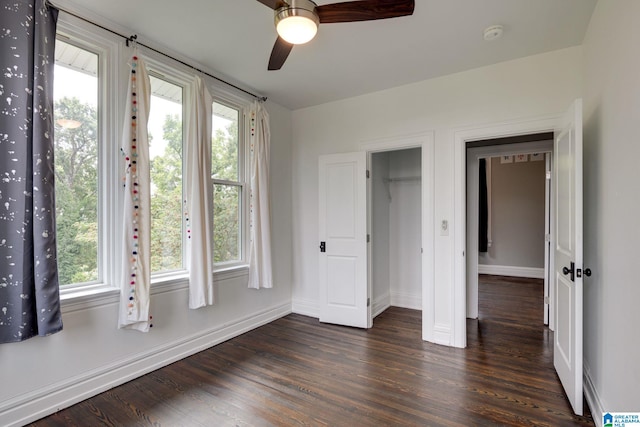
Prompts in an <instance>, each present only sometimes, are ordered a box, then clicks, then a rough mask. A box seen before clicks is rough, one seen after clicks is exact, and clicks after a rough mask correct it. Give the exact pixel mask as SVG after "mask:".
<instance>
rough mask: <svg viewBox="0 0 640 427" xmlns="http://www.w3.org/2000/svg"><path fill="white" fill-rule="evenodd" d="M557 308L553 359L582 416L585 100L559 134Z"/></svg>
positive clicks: (556, 143)
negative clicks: (583, 144)
mask: <svg viewBox="0 0 640 427" xmlns="http://www.w3.org/2000/svg"><path fill="white" fill-rule="evenodd" d="M554 155H555V177H554V178H555V183H556V186H555V204H554V205H555V206H554V207H555V214H554V217H555V218H554V219H555V246H554V258H555V259H554V262H555V267H554V276H555V285H556V286H555V292H556V301H555V311H556V318H555V320H556V324H555V332H554V345H553V363H554V366H555V368H556V371H557V372H558V376H559V377H560V381H561V382H562V385H563V387H564V390H565V392H566V394H567V397H568V398H569V401H570V402H571V406H573V411H574V412H575V413H576V414H578V415H582V399H583V396H582V275H583V269H584V267H583V265H582V100H580V99H578V100H576V101H575V102H574V103H573V104H572V105H571V108H569V111H567V113H566V114H565V116H564V118H563V119H562V122H561V123H560V126H559V128H558V129H557V130H556V131H555V134H554Z"/></svg>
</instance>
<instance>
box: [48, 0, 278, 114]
mask: <svg viewBox="0 0 640 427" xmlns="http://www.w3.org/2000/svg"><path fill="white" fill-rule="evenodd" d="M46 3H47V5H48V6H51V7H53V8H55V9H58V10H59V11H61V12H64V13H66V14H68V15H71V16H73V17H76V18H78V19H80V20H81V21H84V22H86V23H88V24H91V25H93V26H96V27H98V28H101V29H103V30H105V31H108V32H110V33H111V34H115V35H116V36H119V37H122V38H123V39H125V40H126V41H127V46H129V42H135V43H138V44H139V45H140V46H142V47H144V48H147V49H149V50H151V51H153V52H155V53H157V54H160V55H162V56H164V57H166V58H169V59H172V60H174V61H176V62H179V63H180V64H182V65H184V66H185V67H189V68H191V69H192V70H195V71H197V72H199V73H201V74H204V75H205V76H209V77H211V78H212V79H215V80H217V81H219V82H221V83H224V84H226V85H227V86H231V87H232V88H234V89H237V90H239V91H241V92H244V93H246V94H247V95H251V96H253V97H254V98H256V99H258V100H260V101H262V102H265V101H266V100H267V97H266V96H258V95H256V94H255V93H251V92H249V91H248V90H246V89H243V88H241V87H239V86H236V85H234V84H233V83H229V82H228V81H226V80H223V79H221V78H220V77H216V76H214V75H213V74H209V73H207V72H206V71H202V70H201V69H199V68H198V67H195V66H193V65H191V64H187V63H186V62H184V61H181V60H180V59H178V58H174V57H173V56H171V55H169V54H168V53H164V52H161V51H159V50H157V49H154V48H152V47H151V46H147V45H146V44H144V43H140V42H139V41H137V38H138V35H137V34H134V35H132V36H129V37H127V36H125V35H124V34H121V33H119V32H117V31H114V30H112V29H110V28H107V27H105V26H102V25H100V24H98V23H97V22H93V21H91V20H89V19H87V18H84V17H82V16H79V15H77V14H75V13H73V12H70V11H68V10H66V9H63V8H61V7H58V6H56V5H55V4H53V3H52V2H50V1H47V2H46Z"/></svg>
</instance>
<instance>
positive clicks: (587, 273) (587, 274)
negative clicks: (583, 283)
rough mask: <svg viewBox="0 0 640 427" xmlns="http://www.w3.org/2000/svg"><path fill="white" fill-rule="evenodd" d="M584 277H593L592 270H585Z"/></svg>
mask: <svg viewBox="0 0 640 427" xmlns="http://www.w3.org/2000/svg"><path fill="white" fill-rule="evenodd" d="M584 275H585V276H587V277H591V269H590V268H585V269H584Z"/></svg>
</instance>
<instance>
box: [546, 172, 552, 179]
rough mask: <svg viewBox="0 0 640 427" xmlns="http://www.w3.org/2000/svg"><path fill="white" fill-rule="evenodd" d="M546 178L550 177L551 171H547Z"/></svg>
mask: <svg viewBox="0 0 640 427" xmlns="http://www.w3.org/2000/svg"><path fill="white" fill-rule="evenodd" d="M546 178H547V179H551V171H547V176H546Z"/></svg>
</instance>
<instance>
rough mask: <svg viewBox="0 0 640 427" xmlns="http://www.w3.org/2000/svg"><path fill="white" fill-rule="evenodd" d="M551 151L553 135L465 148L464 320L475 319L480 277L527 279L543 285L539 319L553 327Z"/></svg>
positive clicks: (526, 137)
mask: <svg viewBox="0 0 640 427" xmlns="http://www.w3.org/2000/svg"><path fill="white" fill-rule="evenodd" d="M552 151H553V135H552V134H551V133H542V134H533V135H521V136H517V137H510V138H498V139H489V140H481V141H473V142H471V143H467V174H466V176H467V191H466V194H467V204H466V205H467V215H466V218H467V239H466V242H467V254H468V256H467V268H466V271H467V292H466V294H467V299H466V307H467V318H472V319H475V318H477V317H478V274H479V273H485V274H495V275H499V276H500V275H501V276H515V277H531V278H539V279H543V280H544V295H543V298H544V304H543V307H544V309H543V311H542V312H541V313H540V318H541V321H543V323H544V324H549V323H550V320H551V325H550V326H551V328H552V327H553V317H552V316H550V313H551V312H552V310H550V307H552V306H553V305H552V304H553V292H552V289H550V287H551V283H552V281H551V280H550V271H551V269H550V264H551V256H550V247H549V244H550V243H549V240H550V238H549V237H550V234H551V226H552V224H551V221H550V219H551V217H550V212H551V200H552V198H551V185H550V182H551V172H550V171H551V164H552V163H551V162H552ZM481 166H483V167H482V175H481V174H480V167H481ZM481 183H482V184H483V185H480V184H481ZM481 189H482V190H483V191H481ZM481 207H482V208H483V209H481Z"/></svg>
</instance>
